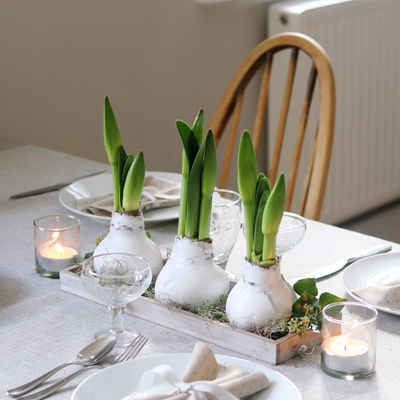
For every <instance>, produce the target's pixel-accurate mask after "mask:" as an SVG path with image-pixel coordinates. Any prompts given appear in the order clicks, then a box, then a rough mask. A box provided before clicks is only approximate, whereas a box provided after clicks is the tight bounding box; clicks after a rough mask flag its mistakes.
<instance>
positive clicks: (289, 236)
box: [276, 211, 306, 257]
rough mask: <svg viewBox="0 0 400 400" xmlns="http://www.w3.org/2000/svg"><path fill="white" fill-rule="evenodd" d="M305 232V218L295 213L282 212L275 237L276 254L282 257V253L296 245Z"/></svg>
mask: <svg viewBox="0 0 400 400" xmlns="http://www.w3.org/2000/svg"><path fill="white" fill-rule="evenodd" d="M305 234H306V220H305V219H304V218H303V217H302V216H300V215H297V214H294V213H291V212H286V211H285V212H284V213H283V217H282V221H281V224H280V225H279V231H278V235H277V237H276V255H277V256H278V257H282V254H283V253H286V252H287V251H289V250H291V249H293V248H294V247H296V246H297V245H298V244H299V243H300V242H301V240H302V239H303V238H304V235H305Z"/></svg>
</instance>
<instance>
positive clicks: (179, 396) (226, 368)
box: [134, 343, 269, 400]
mask: <svg viewBox="0 0 400 400" xmlns="http://www.w3.org/2000/svg"><path fill="white" fill-rule="evenodd" d="M156 375H160V376H161V377H162V378H164V380H166V381H167V382H168V383H170V384H171V385H173V386H174V387H175V388H176V389H174V390H173V391H172V392H170V393H166V394H147V392H148V391H149V390H150V389H151V386H152V384H153V380H154V378H155V376H156ZM268 386H269V380H268V378H267V377H266V376H265V374H264V373H262V372H255V373H251V374H250V373H248V372H247V371H244V370H243V369H241V368H238V367H235V366H232V365H222V364H219V363H218V362H217V360H216V359H215V356H214V354H213V352H212V350H211V349H210V347H208V346H207V345H206V344H204V343H197V344H196V346H195V348H194V350H193V353H192V355H191V357H190V361H189V364H188V365H187V367H186V371H185V373H184V375H183V378H182V379H180V378H179V377H178V376H177V374H176V373H175V371H174V370H173V369H172V368H171V367H170V366H168V365H160V366H158V367H156V368H153V369H151V370H149V371H146V372H145V373H144V374H143V375H142V377H141V380H140V383H139V387H138V390H137V394H136V397H134V399H135V400H139V399H146V400H162V399H168V400H188V399H189V400H215V399H218V400H237V399H242V398H244V397H247V396H250V395H252V394H254V393H256V392H259V391H260V390H263V389H266V388H267V387H268Z"/></svg>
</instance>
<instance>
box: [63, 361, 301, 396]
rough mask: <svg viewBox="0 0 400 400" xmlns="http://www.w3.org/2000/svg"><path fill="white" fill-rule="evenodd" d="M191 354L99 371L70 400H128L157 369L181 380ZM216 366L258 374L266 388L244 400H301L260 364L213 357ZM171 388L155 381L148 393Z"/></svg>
mask: <svg viewBox="0 0 400 400" xmlns="http://www.w3.org/2000/svg"><path fill="white" fill-rule="evenodd" d="M190 356H191V354H184V353H183V354H161V355H156V356H150V357H143V358H139V359H135V360H131V361H126V362H123V363H121V364H116V365H113V366H111V367H109V368H106V369H104V370H101V371H99V372H97V373H95V374H94V375H92V376H90V377H89V378H87V379H86V380H85V381H83V382H82V383H81V384H80V385H79V386H78V387H77V388H76V389H75V391H74V393H73V395H72V398H71V400H88V399H91V400H110V399H113V400H130V399H132V398H133V397H134V396H133V395H134V394H136V393H135V392H136V389H137V387H138V384H139V381H140V378H141V376H142V374H143V373H144V372H145V371H147V370H149V369H151V368H154V367H156V366H158V365H162V364H167V365H169V366H171V368H173V369H174V370H175V372H176V373H177V374H178V375H179V376H180V377H182V376H183V374H184V372H185V369H186V365H187V364H188V362H189V359H190ZM216 359H217V361H218V362H219V363H222V364H224V363H226V364H230V365H234V366H237V367H240V368H242V369H244V370H246V371H247V372H250V373H252V372H257V371H262V372H264V374H265V375H267V377H268V379H269V381H270V387H269V388H267V389H265V390H263V391H261V392H258V393H256V394H254V395H253V396H251V397H248V398H247V399H248V400H267V399H268V400H283V399H290V400H301V398H302V397H301V394H300V392H299V390H298V389H297V387H296V386H295V385H294V384H293V383H292V382H291V381H290V380H289V379H287V378H286V377H285V376H283V375H282V374H280V373H278V372H275V371H273V370H271V369H269V368H267V367H264V366H262V365H260V364H256V363H253V362H250V361H246V360H241V359H239V358H234V357H227V356H216ZM171 389H172V386H171V385H169V384H168V383H166V382H165V381H163V380H161V379H159V378H158V377H157V378H156V379H155V381H154V385H153V388H152V390H151V393H167V392H168V391H170V390H171Z"/></svg>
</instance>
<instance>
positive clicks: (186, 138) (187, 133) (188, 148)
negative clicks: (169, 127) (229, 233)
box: [176, 109, 204, 236]
mask: <svg viewBox="0 0 400 400" xmlns="http://www.w3.org/2000/svg"><path fill="white" fill-rule="evenodd" d="M203 125H204V112H203V110H202V109H201V110H200V111H199V112H198V114H197V116H196V119H195V120H194V122H193V125H192V127H190V126H189V125H188V124H187V123H186V122H184V121H181V120H178V121H176V127H177V129H178V132H179V134H180V136H181V139H182V142H183V145H184V149H183V151H182V184H181V201H180V208H179V224H178V236H185V234H186V196H187V185H188V180H189V170H190V167H191V165H192V164H193V161H194V159H195V157H196V154H197V151H198V150H199V146H200V144H201V141H202V138H203ZM195 143H197V146H196V144H195ZM186 152H188V153H186Z"/></svg>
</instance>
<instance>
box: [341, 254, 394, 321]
mask: <svg viewBox="0 0 400 400" xmlns="http://www.w3.org/2000/svg"><path fill="white" fill-rule="evenodd" d="M395 279H400V253H399V252H394V253H385V254H377V255H376V256H372V257H368V258H364V259H362V260H359V261H356V262H355V263H354V264H351V265H350V266H348V267H347V268H346V269H345V270H344V272H343V274H342V283H343V286H344V288H345V289H346V291H347V293H348V294H349V295H350V296H352V297H354V298H355V299H356V300H358V301H362V302H363V303H366V304H371V303H368V302H366V301H364V300H362V299H361V298H360V297H358V296H355V295H353V294H352V291H354V290H358V289H363V288H365V287H367V286H372V285H383V284H386V283H389V282H390V281H393V280H395ZM371 305H372V306H374V307H375V308H376V309H378V310H380V311H384V312H387V313H389V314H394V315H400V311H395V310H392V309H390V308H385V307H379V306H377V305H375V304H371Z"/></svg>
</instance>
